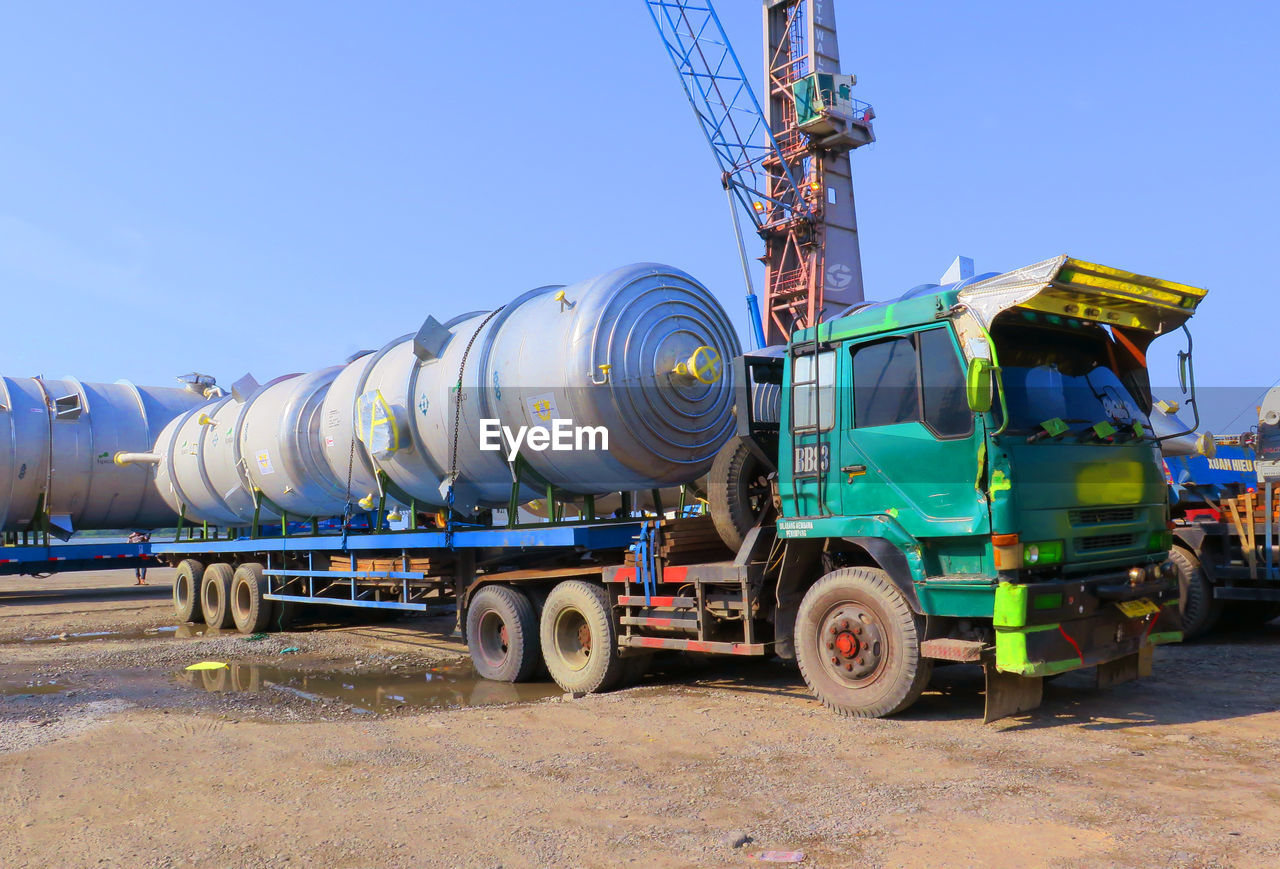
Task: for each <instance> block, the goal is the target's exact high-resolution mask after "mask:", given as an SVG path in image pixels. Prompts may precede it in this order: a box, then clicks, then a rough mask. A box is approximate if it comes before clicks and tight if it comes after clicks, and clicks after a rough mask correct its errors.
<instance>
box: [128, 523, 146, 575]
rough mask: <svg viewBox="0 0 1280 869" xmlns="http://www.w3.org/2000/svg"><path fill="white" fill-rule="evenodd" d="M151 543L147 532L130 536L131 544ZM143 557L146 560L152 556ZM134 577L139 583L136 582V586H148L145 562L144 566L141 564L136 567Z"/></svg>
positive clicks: (135, 532)
mask: <svg viewBox="0 0 1280 869" xmlns="http://www.w3.org/2000/svg"><path fill="white" fill-rule="evenodd" d="M150 541H151V535H150V534H148V533H147V532H145V531H134V532H133V533H132V534H130V535H129V542H130V543H148V542H150ZM142 557H143V558H144V559H146V558H149V557H150V556H147V555H144V556H142ZM133 575H134V578H136V579H137V582H135V583H134V585H146V584H147V565H146V563H145V562H144V563H143V564H139V565H138V566H137V567H135V568H134V569H133Z"/></svg>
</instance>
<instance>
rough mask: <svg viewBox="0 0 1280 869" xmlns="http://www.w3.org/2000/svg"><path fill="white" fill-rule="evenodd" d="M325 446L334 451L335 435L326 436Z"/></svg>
mask: <svg viewBox="0 0 1280 869" xmlns="http://www.w3.org/2000/svg"><path fill="white" fill-rule="evenodd" d="M324 445H325V446H326V447H328V448H329V449H333V435H325V436H324Z"/></svg>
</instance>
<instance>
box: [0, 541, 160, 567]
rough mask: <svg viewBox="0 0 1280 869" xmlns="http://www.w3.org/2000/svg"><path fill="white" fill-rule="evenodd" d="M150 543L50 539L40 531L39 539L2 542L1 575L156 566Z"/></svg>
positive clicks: (0, 555) (0, 556) (0, 549)
mask: <svg viewBox="0 0 1280 869" xmlns="http://www.w3.org/2000/svg"><path fill="white" fill-rule="evenodd" d="M150 551H151V546H150V544H148V543H129V542H128V541H125V540H118V539H112V538H102V539H100V540H94V539H89V540H84V541H75V540H73V541H70V542H66V543H63V542H61V541H57V540H54V541H50V540H49V539H48V538H46V537H44V536H43V535H40V536H39V537H38V540H37V541H36V542H32V543H23V542H21V538H17V539H16V540H15V542H13V543H6V544H5V545H4V546H0V576H44V575H48V574H53V573H62V572H67V571H81V570H121V569H131V568H135V567H155V566H156V565H157V563H158V562H156V561H155V560H154V559H153V558H152V557H151V556H150Z"/></svg>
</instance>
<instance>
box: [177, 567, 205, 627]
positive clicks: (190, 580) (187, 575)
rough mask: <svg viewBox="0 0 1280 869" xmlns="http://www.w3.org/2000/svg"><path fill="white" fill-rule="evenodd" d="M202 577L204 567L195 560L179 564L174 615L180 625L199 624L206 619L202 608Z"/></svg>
mask: <svg viewBox="0 0 1280 869" xmlns="http://www.w3.org/2000/svg"><path fill="white" fill-rule="evenodd" d="M202 576H204V565H203V564H201V563H200V562H198V561H196V560H195V559H194V558H184V559H182V560H181V561H179V562H178V569H177V571H175V572H174V574H173V614H174V616H175V617H176V618H177V619H178V623H179V624H182V623H184V622H198V621H200V620H201V619H203V618H204V610H202V609H201V608H200V578H201V577H202Z"/></svg>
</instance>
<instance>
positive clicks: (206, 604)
mask: <svg viewBox="0 0 1280 869" xmlns="http://www.w3.org/2000/svg"><path fill="white" fill-rule="evenodd" d="M234 575H235V571H233V570H232V569H231V565H230V564H224V563H222V562H218V563H216V564H210V565H209V566H208V567H206V568H205V569H204V576H203V577H202V579H201V580H200V608H201V609H202V610H204V623H205V624H206V625H208V626H209V627H211V628H219V629H221V628H230V627H233V626H234V625H235V619H234V618H233V617H232V615H231V578H232V577H233V576H234Z"/></svg>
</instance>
